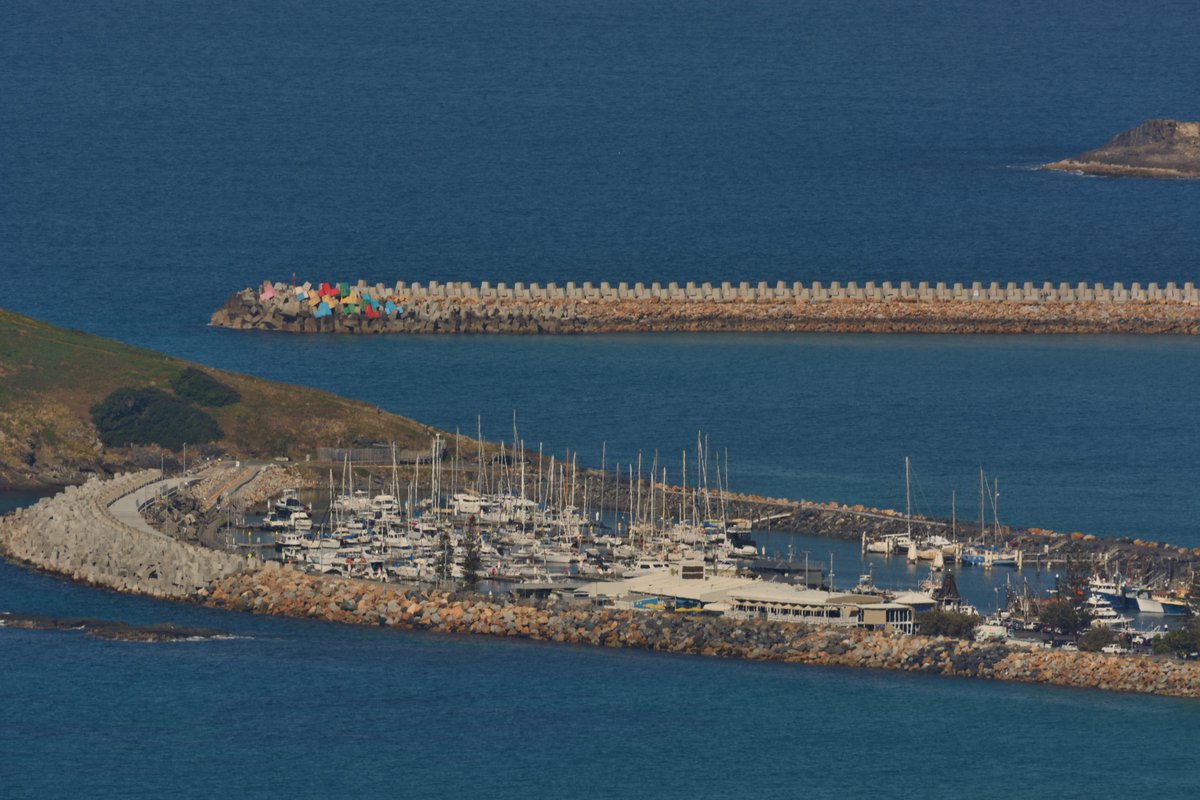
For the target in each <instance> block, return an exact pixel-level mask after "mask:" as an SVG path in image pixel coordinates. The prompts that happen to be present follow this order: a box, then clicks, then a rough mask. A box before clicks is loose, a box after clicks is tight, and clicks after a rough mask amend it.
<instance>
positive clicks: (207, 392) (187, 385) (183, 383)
mask: <svg viewBox="0 0 1200 800" xmlns="http://www.w3.org/2000/svg"><path fill="white" fill-rule="evenodd" d="M171 389H172V390H173V391H174V392H175V394H177V395H179V396H180V397H183V398H186V399H188V400H191V401H192V402H193V403H196V404H197V405H201V406H209V407H212V408H218V407H220V406H228V405H232V404H234V403H236V402H237V401H238V400H241V399H242V396H241V395H240V394H238V393H237V390H236V389H234V388H233V387H232V386H226V385H225V384H223V383H221V382H220V381H219V380H217V379H216V378H214V377H213V376H212V375H209V374H208V373H207V372H201V371H200V370H198V369H195V368H193V367H188V368H187V369H185V370H184V371H183V372H181V373H179V374H178V375H176V376H175V377H174V378H171Z"/></svg>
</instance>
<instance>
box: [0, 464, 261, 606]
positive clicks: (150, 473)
mask: <svg viewBox="0 0 1200 800" xmlns="http://www.w3.org/2000/svg"><path fill="white" fill-rule="evenodd" d="M159 477H160V474H159V472H158V470H146V471H143V472H137V473H128V474H122V475H117V476H116V477H114V478H113V479H112V480H107V481H105V480H101V479H99V478H92V479H91V480H89V481H88V482H87V483H84V484H83V485H81V486H70V487H67V489H65V490H64V491H62V492H60V493H58V494H56V495H54V496H53V497H47V498H43V499H42V500H40V501H38V503H37V504H36V505H33V506H30V507H28V508H23V509H19V510H17V511H14V512H12V513H10V514H8V515H6V516H4V517H3V518H0V555H4V556H6V557H8V558H12V559H14V560H16V561H20V562H23V563H25V564H29V565H31V566H33V567H36V568H38V569H41V570H45V571H47V572H52V573H56V574H59V575H64V576H66V577H69V578H72V579H74V580H77V581H82V582H85V583H89V584H93V585H96V586H102V587H105V588H109V589H116V590H117V591H122V592H134V593H138V594H147V595H151V596H154V597H163V598H173V597H174V598H181V597H186V596H188V595H191V594H193V593H195V592H196V591H197V590H199V589H201V588H202V587H204V586H206V585H207V584H208V583H210V582H211V581H213V580H215V579H217V578H220V577H223V576H228V575H230V574H232V573H235V572H238V571H240V570H242V569H245V568H246V564H245V562H243V561H242V560H241V559H239V558H237V557H236V556H232V555H230V554H228V553H221V552H216V551H213V550H206V549H203V548H200V547H195V546H192V545H188V544H185V543H183V542H179V541H177V540H175V539H172V538H170V537H169V536H166V535H164V534H161V533H157V532H154V531H152V530H142V529H139V528H137V527H134V526H132V525H130V524H128V523H126V522H123V521H122V520H120V519H118V518H117V516H115V515H114V514H113V512H112V510H111V509H110V506H112V504H113V503H115V502H116V501H117V500H119V499H120V498H122V497H125V496H126V495H129V494H131V493H133V492H134V491H136V490H138V489H140V488H142V487H144V486H147V485H148V484H150V483H153V482H154V481H156V480H158V479H159Z"/></svg>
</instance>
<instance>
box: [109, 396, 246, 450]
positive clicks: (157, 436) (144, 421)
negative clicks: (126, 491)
mask: <svg viewBox="0 0 1200 800" xmlns="http://www.w3.org/2000/svg"><path fill="white" fill-rule="evenodd" d="M92 422H94V423H95V425H96V430H98V431H99V432H100V441H102V442H103V443H104V444H105V445H106V446H108V447H124V446H125V445H128V444H156V445H158V446H160V447H165V448H167V449H168V450H179V449H180V448H181V447H183V445H184V444H185V443H187V444H191V443H197V444H198V443H202V442H211V441H213V440H216V439H220V438H221V437H222V436H223V434H222V433H221V428H220V426H219V425H217V421H216V420H214V419H213V418H212V417H210V416H209V415H208V414H205V413H204V412H203V411H201V410H200V409H198V408H196V407H194V406H192V405H190V404H189V403H187V402H185V401H184V400H181V399H179V398H178V397H174V396H172V395H170V394H167V393H166V392H164V391H163V390H162V389H154V388H150V387H146V388H143V389H134V388H131V387H125V388H122V389H117V390H116V391H115V392H113V393H112V394H110V395H109V396H108V397H106V398H104V400H103V401H102V402H100V403H97V404H96V405H94V406H92Z"/></svg>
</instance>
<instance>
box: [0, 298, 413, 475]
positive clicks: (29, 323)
mask: <svg viewBox="0 0 1200 800" xmlns="http://www.w3.org/2000/svg"><path fill="white" fill-rule="evenodd" d="M189 370H190V371H189ZM195 370H199V371H201V372H203V373H205V376H207V377H209V378H211V379H213V380H212V381H208V380H207V379H206V378H205V376H197V375H196V373H195ZM198 379H199V380H198ZM198 385H202V386H203V389H202V391H201V392H197V390H196V387H197V386H198ZM185 387H187V388H186V389H185ZM146 389H156V390H160V392H161V393H167V394H168V395H172V397H171V398H169V399H170V400H171V401H172V402H173V401H175V400H176V399H177V400H178V401H180V402H178V403H174V404H175V405H177V406H183V405H186V406H187V408H188V409H195V411H194V413H196V414H200V415H208V416H210V417H211V418H212V419H213V420H215V422H216V423H217V426H219V434H218V436H219V438H217V439H216V440H215V441H214V442H213V443H212V444H211V449H212V450H214V451H220V452H224V453H228V454H229V455H231V456H234V457H239V458H273V457H277V456H288V457H291V458H303V457H304V456H305V455H306V454H310V453H314V452H315V451H316V448H317V447H318V446H332V447H336V446H339V445H341V446H349V445H352V444H356V443H357V444H365V443H368V442H377V441H383V442H395V443H396V444H397V445H398V446H399V447H402V448H403V447H420V448H423V447H427V446H428V444H429V437H430V435H431V434H432V429H431V428H429V427H428V426H425V425H421V424H419V423H416V422H414V421H412V420H410V419H406V418H404V417H400V416H396V415H394V414H388V413H385V412H382V411H380V410H379V409H378V408H376V407H374V406H371V405H368V404H366V403H360V402H356V401H351V400H346V399H344V398H341V397H338V396H336V395H333V394H330V393H328V392H322V391H318V390H315V389H307V388H303V387H299V386H291V385H287V384H281V383H274V382H272V381H266V380H261V379H259V378H254V377H251V376H248V375H240V374H237V373H232V372H224V371H222V370H216V369H209V368H208V367H203V366H200V365H197V364H191V363H189V362H186V361H183V360H180V359H177V358H172V357H170V356H165V355H163V354H161V353H155V352H153V351H150V350H144V349H142V348H138V347H131V346H129V345H126V344H122V343H120V342H117V341H113V340H111V339H105V338H102V337H99V336H93V335H91V334H86V333H81V332H79V331H74V330H67V329H63V328H57V327H54V326H53V325H48V324H46V323H43V322H38V321H36V320H33V319H29V318H28V317H24V316H21V315H19V314H14V313H12V312H10V311H6V310H4V309H0V486H5V485H8V486H20V485H32V484H38V483H65V482H72V481H75V480H79V479H81V478H82V477H83V476H85V475H86V474H87V473H89V472H95V471H110V470H114V469H122V468H126V467H128V466H130V465H131V464H132V463H133V461H134V460H136V459H137V458H139V457H140V458H143V459H145V458H146V457H147V453H146V447H141V448H138V447H133V448H131V447H126V446H113V447H109V446H105V445H104V444H103V443H102V438H109V440H110V441H111V440H112V437H111V436H109V437H102V436H101V431H100V430H98V429H97V427H96V424H95V422H94V421H93V414H92V410H93V408H96V407H98V406H100V405H101V404H102V403H104V401H106V399H108V398H109V397H110V395H112V394H113V393H114V392H117V390H146ZM181 389H182V390H184V391H183V394H180V392H179V390H181ZM222 389H228V390H232V391H225V392H223V395H222V400H221V401H220V403H224V404H219V403H218V402H217V401H215V400H208V401H206V400H205V399H204V398H205V397H215V396H216V395H215V393H217V392H220V391H221V390H222ZM160 392H143V394H146V395H153V396H156V397H161V393H160ZM118 396H119V397H120V396H123V395H118ZM234 398H236V399H234ZM204 402H212V403H214V404H213V405H202V404H203V403H204ZM122 430H123V429H122ZM193 444H194V443H193ZM148 447H150V448H152V449H153V450H154V452H158V450H159V448H157V447H155V446H154V445H148ZM170 449H173V448H170ZM189 452H192V447H191V446H189Z"/></svg>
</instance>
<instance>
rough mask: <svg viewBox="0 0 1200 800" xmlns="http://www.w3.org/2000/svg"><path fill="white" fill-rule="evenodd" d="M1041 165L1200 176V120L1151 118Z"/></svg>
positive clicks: (1118, 173)
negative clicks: (1097, 144)
mask: <svg viewBox="0 0 1200 800" xmlns="http://www.w3.org/2000/svg"><path fill="white" fill-rule="evenodd" d="M1042 169H1045V170H1053V171H1059V172H1077V173H1082V174H1084V175H1108V176H1113V177H1132V178H1171V179H1178V178H1200V122H1180V121H1178V120H1174V119H1151V120H1147V121H1146V122H1143V123H1142V124H1141V125H1138V126H1137V127H1135V128H1130V129H1129V130H1127V131H1123V132H1122V133H1118V134H1117V135H1116V136H1114V137H1113V138H1112V139H1110V140H1109V141H1108V142H1107V143H1106V144H1104V145H1103V146H1101V147H1097V148H1095V149H1093V150H1088V151H1087V152H1085V153H1082V154H1080V155H1078V156H1075V157H1074V158H1067V159H1063V160H1062V161H1055V162H1053V163H1051V164H1044V165H1043V166H1042Z"/></svg>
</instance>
